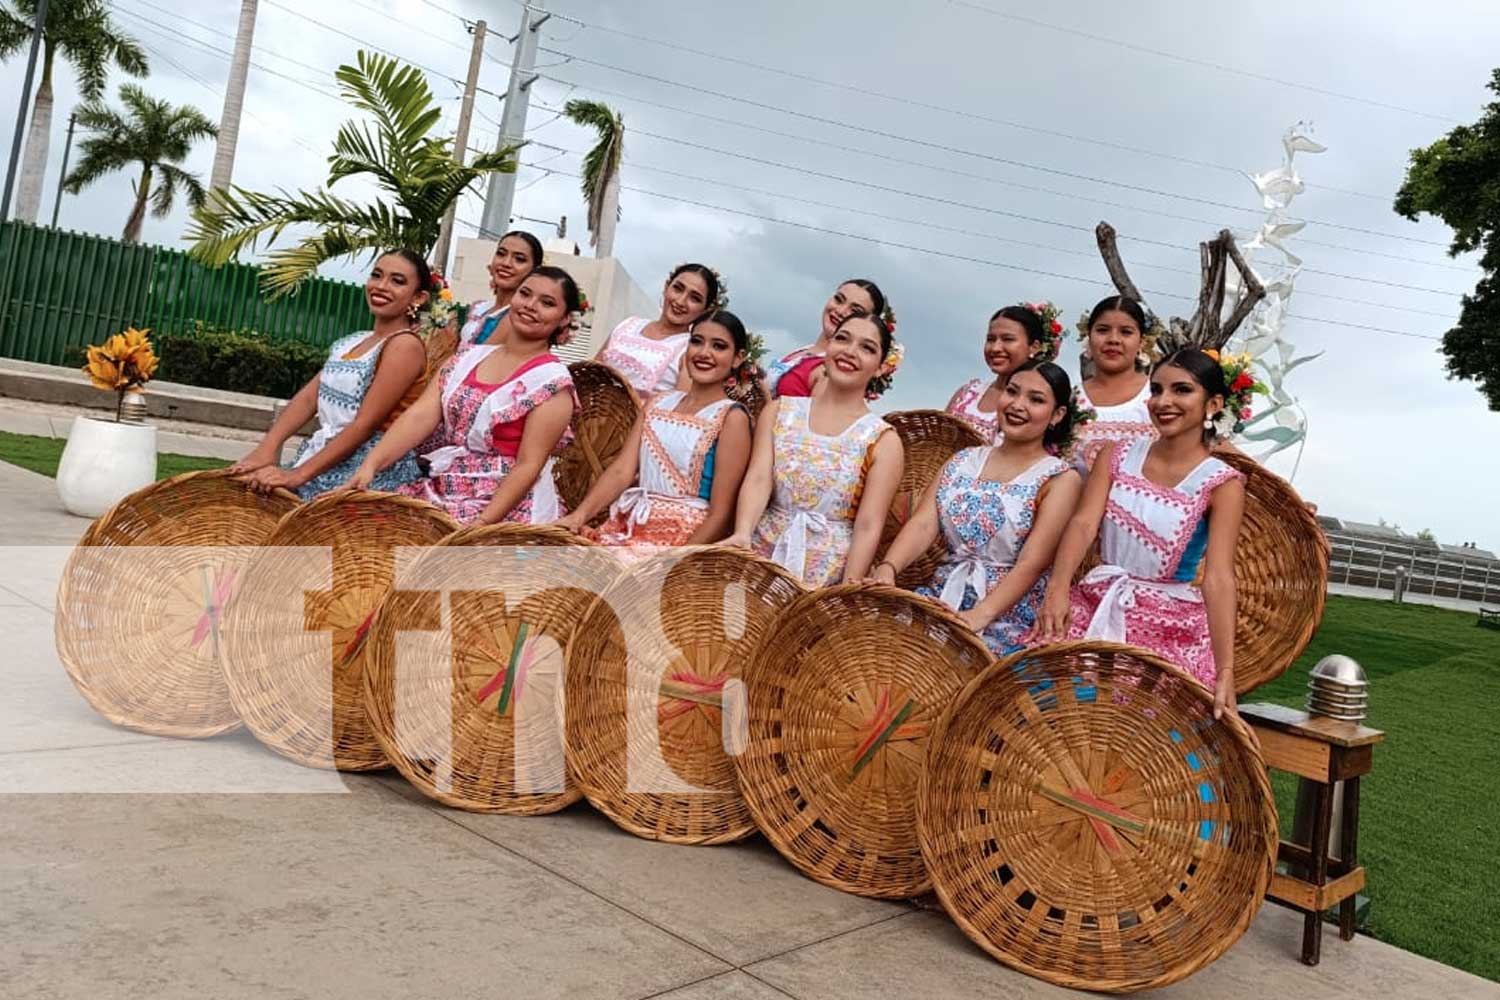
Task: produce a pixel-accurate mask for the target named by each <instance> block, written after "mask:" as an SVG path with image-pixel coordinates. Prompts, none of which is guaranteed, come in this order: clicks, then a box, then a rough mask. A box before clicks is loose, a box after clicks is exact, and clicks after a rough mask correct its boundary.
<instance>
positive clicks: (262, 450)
mask: <svg viewBox="0 0 1500 1000" xmlns="http://www.w3.org/2000/svg"><path fill="white" fill-rule="evenodd" d="M275 464H276V456H275V454H273V453H272V451H271V449H269V448H267V447H265V446H264V445H260V446H257V447H256V449H255V450H254V451H252V452H251V453H250V454H248V455H246V456H245V457H244V458H242V459H240V460H239V461H238V462H235V463H234V464H233V465H231V466H230V467H229V472H230V474H231V475H235V476H243V475H245V474H246V473H250V472H254V471H255V470H256V469H263V468H265V467H266V466H268V465H275Z"/></svg>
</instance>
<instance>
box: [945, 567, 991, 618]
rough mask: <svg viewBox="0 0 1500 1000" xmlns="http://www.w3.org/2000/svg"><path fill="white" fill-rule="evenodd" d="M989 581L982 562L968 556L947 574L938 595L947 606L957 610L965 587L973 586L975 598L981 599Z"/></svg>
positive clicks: (962, 598) (961, 602)
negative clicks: (941, 590)
mask: <svg viewBox="0 0 1500 1000" xmlns="http://www.w3.org/2000/svg"><path fill="white" fill-rule="evenodd" d="M989 582H990V578H989V575H988V574H987V573H985V569H984V563H982V562H980V561H979V560H978V559H976V558H974V557H973V556H970V557H969V558H968V559H965V560H964V561H963V562H961V563H959V564H958V565H957V566H955V567H954V568H953V572H952V573H949V574H948V582H947V583H945V584H943V592H942V593H941V594H939V595H938V597H939V599H940V600H941V601H942V602H943V603H944V604H946V605H948V607H950V608H952V609H953V610H954V611H959V610H961V605H962V604H963V601H964V590H965V588H967V587H973V588H974V596H975V599H976V600H983V599H984V595H985V593H986V592H987V590H988V588H989Z"/></svg>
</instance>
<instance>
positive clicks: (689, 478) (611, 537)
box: [558, 309, 750, 546]
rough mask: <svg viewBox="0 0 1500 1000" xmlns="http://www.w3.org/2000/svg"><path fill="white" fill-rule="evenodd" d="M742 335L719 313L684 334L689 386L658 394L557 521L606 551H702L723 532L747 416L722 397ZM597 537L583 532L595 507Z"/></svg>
mask: <svg viewBox="0 0 1500 1000" xmlns="http://www.w3.org/2000/svg"><path fill="white" fill-rule="evenodd" d="M748 346H749V335H748V334H747V333H746V332H745V326H744V324H743V323H741V322H740V320H739V318H738V317H737V316H735V315H734V314H733V313H731V312H729V311H728V310H725V309H719V310H716V311H714V312H712V313H709V314H708V315H707V316H705V317H703V318H702V319H700V320H698V322H696V323H694V324H693V330H692V333H690V334H689V335H688V348H687V355H686V369H687V374H688V380H689V383H688V388H687V389H682V390H674V391H672V392H668V393H663V394H662V395H660V396H657V397H656V398H655V399H654V400H653V401H652V404H651V407H650V408H649V409H648V410H646V411H645V412H644V413H643V414H642V415H641V417H640V419H639V420H637V421H636V423H635V427H634V428H633V429H632V430H631V432H630V437H629V439H628V440H627V441H626V442H625V447H624V449H623V450H622V451H621V452H620V455H619V457H618V458H616V459H615V460H614V462H612V463H611V464H610V466H609V468H608V469H605V470H604V474H603V475H602V476H600V477H599V480H598V482H596V483H595V484H594V487H593V489H591V490H589V492H588V496H586V497H584V498H583V502H582V503H581V504H579V506H578V509H577V510H575V511H573V512H572V513H570V514H568V515H567V516H566V517H564V518H562V519H561V520H560V521H558V524H561V525H562V526H564V527H566V528H569V529H571V530H573V531H581V532H585V533H588V534H592V535H593V537H595V538H596V539H597V540H598V541H601V542H603V543H604V544H606V545H628V546H658V545H701V544H706V543H708V542H717V541H719V540H720V539H722V538H723V537H724V536H725V535H727V534H728V533H729V529H730V527H731V526H732V524H733V522H734V505H735V500H736V499H737V498H738V496H739V492H740V483H741V482H742V481H743V479H744V477H745V468H746V466H747V465H748V464H749V462H750V417H749V414H747V413H746V412H745V408H744V407H743V406H741V405H740V404H739V403H737V402H735V401H734V400H732V399H730V398H729V397H728V396H727V395H725V392H724V384H725V381H726V380H727V379H728V378H729V377H730V375H732V374H734V372H735V371H736V370H738V369H739V368H740V366H741V365H742V364H744V361H745V351H746V349H747V348H748ZM606 507H608V508H609V519H608V520H607V521H605V522H604V524H603V525H602V526H601V527H600V528H599V530H598V531H597V532H588V531H587V529H586V528H585V527H584V526H585V525H587V524H588V523H589V521H590V520H592V519H593V518H594V516H595V515H596V514H598V513H599V512H600V511H601V510H604V509H605V508H606Z"/></svg>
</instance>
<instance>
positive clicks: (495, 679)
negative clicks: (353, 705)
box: [364, 524, 618, 815]
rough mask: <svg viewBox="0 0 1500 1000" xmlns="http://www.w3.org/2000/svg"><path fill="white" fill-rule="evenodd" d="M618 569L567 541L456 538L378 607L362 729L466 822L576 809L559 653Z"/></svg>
mask: <svg viewBox="0 0 1500 1000" xmlns="http://www.w3.org/2000/svg"><path fill="white" fill-rule="evenodd" d="M564 547H566V548H564ZM535 549H550V550H551V551H550V552H545V553H536V556H537V557H536V558H532V557H531V556H532V555H533V550H535ZM617 567H618V562H617V561H616V560H614V559H612V558H609V557H608V556H607V555H606V553H605V551H604V550H602V549H597V548H595V547H594V546H593V545H592V544H591V543H589V542H586V541H584V540H583V539H581V538H579V537H578V536H577V535H575V534H573V533H572V532H570V531H565V530H563V529H561V528H555V527H550V526H544V527H532V526H526V525H518V524H500V525H488V526H475V527H469V528H464V529H463V530H461V531H458V532H455V533H454V534H452V535H450V536H448V537H447V538H445V539H444V540H443V541H442V542H441V543H440V544H439V545H438V546H437V547H436V548H433V549H431V550H429V551H427V552H425V553H424V554H422V555H421V556H419V557H418V558H417V560H416V562H415V563H413V564H412V566H411V568H410V571H409V572H407V573H403V574H402V575H401V579H400V586H401V589H400V590H398V591H397V592H395V593H393V594H391V595H390V596H389V597H388V598H386V601H385V603H384V604H383V605H381V610H380V613H379V614H378V615H377V616H376V619H375V624H374V626H373V627H372V631H371V635H370V649H369V655H368V657H367V659H366V662H365V671H364V693H365V709H366V711H367V713H368V715H369V719H370V725H371V727H372V728H373V730H374V734H375V737H376V739H377V740H379V742H380V746H381V748H382V749H383V750H384V751H385V755H386V756H387V757H388V758H389V759H390V760H391V762H392V763H394V764H395V765H396V767H397V769H398V770H400V772H401V773H402V774H403V775H404V776H405V777H406V779H407V780H408V781H410V782H411V783H412V784H413V785H415V786H416V787H417V788H418V789H420V790H421V791H422V792H424V793H425V794H427V795H429V796H431V797H432V798H434V799H437V800H438V801H439V802H443V803H445V804H447V805H450V806H457V807H458V808H460V809H468V810H471V811H474V812H491V813H510V814H513V815H538V814H541V813H550V812H556V811H557V810H559V809H562V808H564V807H566V806H568V805H570V804H571V803H573V802H576V801H578V798H579V795H580V793H579V791H578V788H577V786H576V785H574V786H572V787H569V783H568V780H567V755H566V753H565V750H564V741H563V713H562V707H563V677H564V659H565V658H564V652H565V649H566V647H567V642H568V639H569V638H570V637H571V635H572V633H573V629H574V627H575V626H576V625H577V624H578V621H579V619H581V618H582V617H583V614H584V612H585V611H586V610H587V609H588V607H589V605H590V604H591V603H592V602H593V600H594V598H595V597H596V596H597V595H598V594H599V593H600V592H601V591H603V590H604V588H605V587H606V586H607V585H608V584H609V582H610V581H611V579H613V577H614V575H615V574H616V572H617ZM445 601H446V607H445V604H444V602H445ZM445 626H446V627H445ZM403 630H404V631H405V634H404V635H401V637H400V641H399V643H398V639H397V636H398V633H401V632H402V631H403ZM424 630H425V634H424ZM398 650H399V656H398Z"/></svg>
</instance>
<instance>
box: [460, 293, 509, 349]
mask: <svg viewBox="0 0 1500 1000" xmlns="http://www.w3.org/2000/svg"><path fill="white" fill-rule="evenodd" d="M508 315H510V306H508V305H507V306H500V307H498V308H496V306H495V300H494V299H485V300H484V301H483V302H476V303H474V304H473V305H471V306H470V307H469V319H468V322H466V323H464V325H463V327H462V328H461V329H460V330H459V331H458V343H459V346H460V347H469V346H473V345H481V344H488V343H489V340H490V337H491V336H492V335H493V334H494V332H495V327H497V326H499V325H500V321H501V320H503V319H504V318H505V317H506V316H508Z"/></svg>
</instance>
